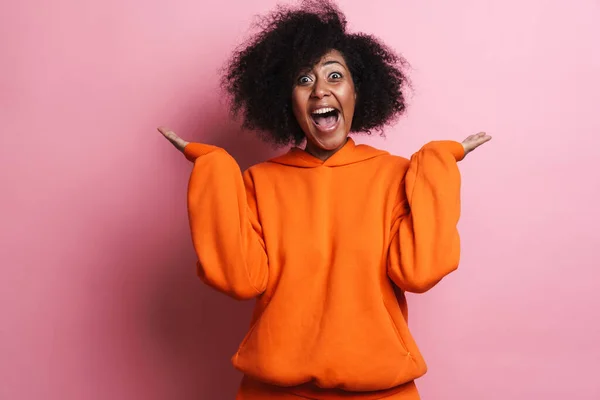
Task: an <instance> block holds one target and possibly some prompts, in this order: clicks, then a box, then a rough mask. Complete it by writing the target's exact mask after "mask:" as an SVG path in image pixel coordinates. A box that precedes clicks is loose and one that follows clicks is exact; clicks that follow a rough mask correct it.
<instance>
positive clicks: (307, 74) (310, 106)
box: [292, 50, 356, 159]
mask: <svg viewBox="0 0 600 400" xmlns="http://www.w3.org/2000/svg"><path fill="white" fill-rule="evenodd" d="M355 104H356V92H355V90H354V82H353V81H352V76H351V75H350V70H349V69H348V66H347V65H346V62H345V60H344V57H343V56H342V54H341V53H340V52H339V51H337V50H332V51H330V52H328V53H327V54H325V55H324V56H323V57H322V58H321V60H319V62H318V63H316V64H315V65H314V66H313V67H312V68H310V69H307V70H303V71H302V72H301V73H300V74H299V75H298V77H297V79H296V82H295V84H294V88H293V91H292V108H293V111H294V116H295V117H296V120H297V121H298V124H299V125H300V128H302V131H303V132H304V134H305V135H306V151H307V152H309V153H311V154H312V155H314V156H316V157H318V158H321V159H327V158H328V157H330V156H331V155H332V154H334V153H335V152H336V151H337V150H339V149H340V148H342V147H343V146H344V144H345V143H346V138H347V136H348V133H349V132H350V127H351V126H352V117H353V116H354V105H355Z"/></svg>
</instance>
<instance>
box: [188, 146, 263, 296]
mask: <svg viewBox="0 0 600 400" xmlns="http://www.w3.org/2000/svg"><path fill="white" fill-rule="evenodd" d="M184 154H185V156H186V158H187V159H188V160H190V161H192V162H193V163H194V168H193V170H192V174H191V176H190V180H189V185H188V198H187V199H188V214H189V222H190V228H191V233H192V242H193V245H194V249H195V251H196V254H197V256H198V275H199V276H200V278H201V279H202V280H203V281H204V282H205V283H206V284H208V285H209V286H212V287H213V288H215V289H217V290H219V291H221V292H224V293H226V294H228V295H230V296H231V297H234V298H236V299H250V298H253V297H256V296H258V295H260V294H261V293H263V292H264V291H265V289H266V285H267V279H268V262H267V254H266V251H265V244H264V240H263V236H262V228H261V225H260V223H259V220H258V218H257V210H256V201H255V193H254V184H253V182H252V179H251V176H250V174H249V173H245V174H244V175H243V176H242V174H241V172H240V168H239V166H238V164H237V162H236V161H235V160H234V159H233V157H231V156H230V155H229V154H228V153H227V152H226V151H225V150H223V149H221V148H219V147H215V146H210V145H205V144H199V143H190V144H188V145H187V146H186V147H185V149H184Z"/></svg>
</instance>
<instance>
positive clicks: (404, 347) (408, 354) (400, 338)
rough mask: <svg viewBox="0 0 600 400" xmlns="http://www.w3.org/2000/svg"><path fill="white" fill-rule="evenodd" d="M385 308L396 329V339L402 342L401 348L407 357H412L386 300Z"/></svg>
mask: <svg viewBox="0 0 600 400" xmlns="http://www.w3.org/2000/svg"><path fill="white" fill-rule="evenodd" d="M382 300H383V299H382ZM383 306H384V307H385V312H386V313H387V316H388V318H389V319H390V324H392V327H393V328H394V332H395V333H396V337H397V338H398V341H399V342H400V347H401V348H402V350H404V352H405V353H406V354H405V355H407V356H411V354H410V351H409V350H408V347H407V346H406V343H405V342H404V339H403V338H402V335H401V334H400V330H399V329H398V327H397V326H396V323H395V322H394V318H393V317H392V313H390V310H389V309H388V306H387V304H385V300H383ZM411 357H412V356H411Z"/></svg>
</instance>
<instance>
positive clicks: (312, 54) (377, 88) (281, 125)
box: [222, 0, 408, 146]
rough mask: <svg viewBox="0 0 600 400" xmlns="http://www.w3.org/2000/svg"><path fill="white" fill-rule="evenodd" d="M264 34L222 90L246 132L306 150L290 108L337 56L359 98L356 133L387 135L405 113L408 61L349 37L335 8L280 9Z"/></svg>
mask: <svg viewBox="0 0 600 400" xmlns="http://www.w3.org/2000/svg"><path fill="white" fill-rule="evenodd" d="M257 28H258V33H256V34H255V35H254V36H253V37H251V38H250V39H249V40H248V41H247V42H246V43H244V44H243V45H242V46H241V47H240V48H239V49H237V50H236V51H235V52H234V53H233V56H232V57H231V59H230V60H229V62H228V63H227V65H226V68H225V72H224V74H223V77H222V85H223V87H224V89H225V90H226V91H227V93H228V94H229V96H230V99H231V110H232V112H233V114H234V116H240V115H241V116H242V119H243V123H242V127H243V128H245V129H250V130H255V131H258V132H259V134H261V136H262V138H263V139H264V140H265V141H267V142H270V143H272V144H275V145H281V146H284V145H289V144H294V145H299V144H300V143H302V141H303V140H304V139H305V136H304V133H303V132H302V130H301V129H300V126H299V125H298V123H297V121H296V118H295V117H294V114H293V111H292V105H291V101H292V100H291V99H292V90H293V86H294V83H295V78H296V76H297V75H298V73H299V72H300V71H301V70H302V69H304V68H310V67H312V66H313V65H314V64H316V63H317V62H318V61H319V60H320V59H321V58H322V56H323V55H325V54H326V53H327V52H328V51H330V50H334V49H335V50H338V51H339V52H340V53H341V54H342V55H343V57H344V59H345V61H346V64H347V65H348V67H349V69H350V73H351V75H352V79H353V81H354V86H355V90H356V93H357V101H356V106H355V111H354V118H353V120H352V127H351V132H366V133H370V132H371V131H372V130H378V131H380V132H381V131H382V129H383V126H384V125H387V124H389V123H391V122H393V121H394V120H395V119H396V118H397V117H398V116H399V115H401V114H402V112H403V111H404V110H405V108H406V104H405V98H404V94H403V89H404V88H405V85H406V83H407V82H408V79H407V76H406V75H405V73H404V67H405V66H406V65H407V63H406V61H405V60H404V59H403V58H402V57H400V56H398V55H397V54H395V53H394V52H393V51H392V50H391V49H389V48H388V47H387V46H385V45H384V44H383V43H381V41H379V40H378V39H377V38H375V37H373V36H371V35H366V34H362V33H357V34H349V33H347V32H346V18H345V16H344V14H343V13H342V12H341V11H340V10H339V9H338V8H337V7H336V6H335V5H334V4H332V3H331V2H329V1H314V0H305V1H302V2H301V3H300V5H299V6H298V7H296V8H294V7H290V6H279V7H277V8H276V9H275V10H274V11H273V12H272V13H270V14H268V15H266V16H264V17H262V18H261V19H260V20H259V22H258V23H257Z"/></svg>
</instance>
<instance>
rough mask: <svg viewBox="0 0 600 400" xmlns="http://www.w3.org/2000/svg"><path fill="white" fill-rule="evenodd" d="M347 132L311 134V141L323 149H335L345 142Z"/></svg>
mask: <svg viewBox="0 0 600 400" xmlns="http://www.w3.org/2000/svg"><path fill="white" fill-rule="evenodd" d="M347 137H348V134H347V133H343V132H341V133H334V134H330V135H327V136H324V135H323V134H320V135H314V134H313V135H312V138H313V140H312V142H313V143H314V144H316V145H317V146H318V147H320V148H321V149H323V150H329V151H331V150H336V149H339V148H340V147H342V146H343V145H344V144H345V143H346V138H347Z"/></svg>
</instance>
